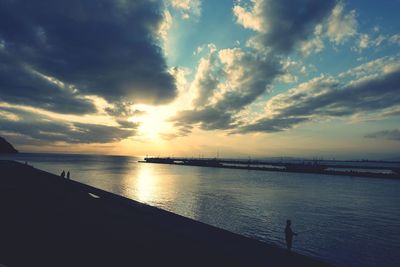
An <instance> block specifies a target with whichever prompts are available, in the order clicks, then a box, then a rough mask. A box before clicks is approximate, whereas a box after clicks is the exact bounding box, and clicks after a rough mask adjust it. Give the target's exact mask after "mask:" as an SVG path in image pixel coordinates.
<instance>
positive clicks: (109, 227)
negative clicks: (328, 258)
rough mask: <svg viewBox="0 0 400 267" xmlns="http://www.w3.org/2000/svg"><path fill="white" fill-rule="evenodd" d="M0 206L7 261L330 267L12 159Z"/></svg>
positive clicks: (1, 165) (0, 253)
mask: <svg viewBox="0 0 400 267" xmlns="http://www.w3.org/2000/svg"><path fill="white" fill-rule="evenodd" d="M89 193H90V194H89ZM0 211H1V218H0V264H5V265H6V266H296V267H300V266H307V267H309V266H329V265H327V264H325V263H321V262H318V261H316V260H314V259H311V258H308V257H305V256H301V255H298V254H295V253H291V254H289V253H287V252H286V251H284V250H282V249H279V248H276V247H273V246H269V245H267V244H265V243H262V242H259V241H256V240H252V239H249V238H246V237H243V236H240V235H236V234H233V233H230V232H228V231H224V230H221V229H218V228H215V227H212V226H208V225H206V224H203V223H199V222H196V221H193V220H191V219H188V218H184V217H182V216H179V215H175V214H173V213H170V212H166V211H163V210H160V209H157V208H154V207H150V206H147V205H144V204H141V203H138V202H135V201H132V200H129V199H127V198H124V197H120V196H117V195H114V194H111V193H108V192H105V191H102V190H99V189H96V188H93V187H90V186H87V185H83V184H81V183H78V182H74V181H68V180H65V179H62V178H61V177H59V176H55V175H52V174H50V173H47V172H44V171H40V170H37V169H34V168H33V167H30V166H28V165H24V164H21V163H17V162H12V161H0Z"/></svg>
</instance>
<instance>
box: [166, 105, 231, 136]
mask: <svg viewBox="0 0 400 267" xmlns="http://www.w3.org/2000/svg"><path fill="white" fill-rule="evenodd" d="M171 120H172V121H174V122H176V123H175V126H177V127H179V128H182V127H186V128H187V125H193V124H199V125H200V128H202V129H204V130H216V129H231V128H233V127H235V126H236V123H235V120H234V118H233V114H232V113H230V112H227V111H221V110H218V109H215V108H212V107H205V108H203V109H201V110H183V111H180V112H178V114H177V115H176V116H175V117H173V118H172V119H171ZM189 129H191V128H189Z"/></svg>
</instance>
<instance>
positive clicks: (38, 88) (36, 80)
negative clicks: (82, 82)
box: [0, 52, 96, 114]
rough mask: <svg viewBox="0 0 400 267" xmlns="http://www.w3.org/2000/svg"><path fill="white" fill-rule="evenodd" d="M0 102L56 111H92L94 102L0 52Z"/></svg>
mask: <svg viewBox="0 0 400 267" xmlns="http://www.w3.org/2000/svg"><path fill="white" fill-rule="evenodd" d="M0 58H1V59H2V61H0V101H4V102H9V103H15V104H20V105H28V106H34V107H37V108H42V109H46V110H50V111H53V112H58V113H67V114H85V113H94V112H96V108H95V106H94V104H93V103H92V102H91V101H90V100H88V99H86V98H84V97H82V96H80V95H79V94H78V93H77V92H76V91H75V90H74V89H73V88H71V87H69V86H65V85H64V84H60V83H57V82H56V81H54V80H50V79H48V78H46V77H44V76H43V75H40V74H39V73H37V72H35V71H33V70H32V69H31V68H29V67H28V66H23V65H21V64H19V63H17V62H15V61H13V59H10V58H7V57H5V56H4V55H3V56H2V55H1V52H0Z"/></svg>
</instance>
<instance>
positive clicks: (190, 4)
mask: <svg viewBox="0 0 400 267" xmlns="http://www.w3.org/2000/svg"><path fill="white" fill-rule="evenodd" d="M168 3H169V4H170V5H171V6H172V7H173V8H175V9H176V10H179V11H180V12H181V16H182V18H183V19H189V18H190V17H192V16H194V17H199V16H200V15H201V0H168V1H167V4H168Z"/></svg>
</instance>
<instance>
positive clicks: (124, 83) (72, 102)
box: [0, 0, 176, 113]
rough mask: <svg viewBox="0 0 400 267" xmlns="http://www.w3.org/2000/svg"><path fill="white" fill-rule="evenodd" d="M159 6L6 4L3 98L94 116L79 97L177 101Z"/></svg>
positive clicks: (103, 1) (139, 1)
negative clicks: (60, 85) (160, 31)
mask: <svg viewBox="0 0 400 267" xmlns="http://www.w3.org/2000/svg"><path fill="white" fill-rule="evenodd" d="M160 7H162V4H161V3H160V1H147V0H136V1H123V0H115V1H108V0H83V1H82V0H79V1H78V0H71V1H53V0H42V1H30V0H15V1H1V3H0V41H1V42H2V44H3V45H2V46H1V47H0V61H4V60H7V61H8V62H11V64H10V65H9V64H8V63H7V66H4V64H3V65H2V67H1V69H0V75H1V76H0V78H1V82H0V89H1V90H0V97H1V99H2V100H3V101H8V102H13V103H18V104H20V103H21V104H29V105H32V106H38V107H41V108H46V107H48V109H50V110H53V111H58V112H66V113H85V112H93V106H92V104H91V103H90V102H88V101H87V100H83V99H81V98H79V97H78V94H81V95H97V96H101V97H104V98H105V99H107V100H108V101H110V102H115V101H119V100H121V99H122V100H124V101H125V100H128V101H134V102H135V103H138V102H141V103H150V104H159V103H165V102H168V101H170V100H172V99H173V98H174V97H175V94H176V88H175V80H174V78H173V77H172V75H170V74H169V73H168V69H167V66H166V63H165V59H164V57H163V53H162V50H161V48H160V47H159V45H158V40H157V37H156V34H157V31H158V29H159V25H160V23H161V20H162V12H161V10H160ZM26 68H29V69H30V70H34V71H35V72H38V73H40V74H43V75H46V76H49V77H53V78H55V79H57V80H58V81H61V82H62V83H63V84H64V85H65V86H72V87H73V88H74V90H72V92H65V91H63V90H60V88H57V86H54V84H51V83H49V82H48V81H43V79H42V80H41V79H40V78H38V77H37V76H35V75H34V74H33V73H32V72H29V71H26ZM7 76H8V77H7ZM5 77H7V78H5ZM28 85H29V86H28ZM51 90H53V94H51V93H49V92H50V91H51ZM31 99H32V100H31ZM65 105H68V106H70V110H69V111H68V110H66V108H65V107H64V106H65ZM75 108H76V109H77V110H75V111H73V110H74V109H75Z"/></svg>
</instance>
